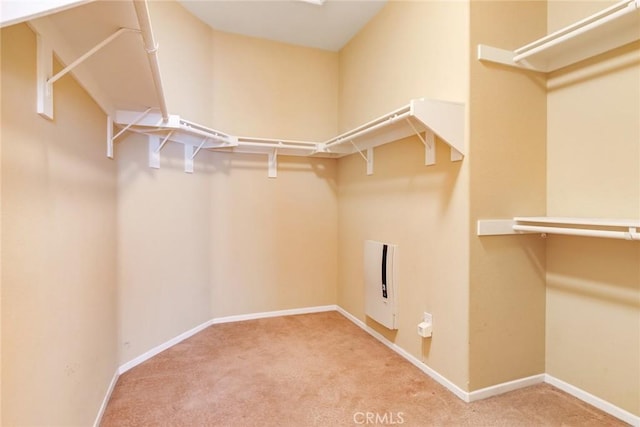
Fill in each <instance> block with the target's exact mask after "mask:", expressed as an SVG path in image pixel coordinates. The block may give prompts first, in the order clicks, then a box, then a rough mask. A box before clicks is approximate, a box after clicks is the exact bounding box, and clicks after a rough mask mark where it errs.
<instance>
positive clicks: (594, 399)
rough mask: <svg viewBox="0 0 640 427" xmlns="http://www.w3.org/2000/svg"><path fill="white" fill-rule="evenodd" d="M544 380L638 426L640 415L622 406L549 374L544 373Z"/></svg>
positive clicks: (635, 426)
mask: <svg viewBox="0 0 640 427" xmlns="http://www.w3.org/2000/svg"><path fill="white" fill-rule="evenodd" d="M544 377H545V378H544V382H546V383H548V384H551V385H552V386H554V387H557V388H559V389H560V390H562V391H564V392H566V393H569V394H570V395H572V396H573V397H576V398H578V399H580V400H582V401H583V402H586V403H588V404H589V405H591V406H595V407H596V408H598V409H600V410H601V411H604V412H606V413H607V414H609V415H612V416H614V417H616V418H618V419H619V420H622V421H624V422H625V423H628V424H631V425H632V426H634V427H640V416H637V415H634V414H632V413H631V412H628V411H625V410H624V409H622V408H619V407H617V406H615V405H613V404H612V403H609V402H607V401H606V400H604V399H601V398H599V397H598V396H594V395H593V394H591V393H589V392H587V391H584V390H582V389H579V388H578V387H576V386H573V385H571V384H569V383H566V382H564V381H562V380H560V379H558V378H555V377H553V376H551V375H549V374H545V376H544Z"/></svg>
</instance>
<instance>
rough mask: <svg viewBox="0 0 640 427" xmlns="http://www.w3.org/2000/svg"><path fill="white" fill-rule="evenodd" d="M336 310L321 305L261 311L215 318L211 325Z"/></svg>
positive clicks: (330, 306)
mask: <svg viewBox="0 0 640 427" xmlns="http://www.w3.org/2000/svg"><path fill="white" fill-rule="evenodd" d="M336 310H337V306H335V305H321V306H317V307H305V308H293V309H290V310H279V311H263V312H260V313H251V314H239V315H236V316H226V317H217V318H214V319H211V324H212V325H217V324H220V323H231V322H243V321H245V320H256V319H266V318H268V317H279V316H295V315H296V314H310V313H323V312H325V311H336Z"/></svg>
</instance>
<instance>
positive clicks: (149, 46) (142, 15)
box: [133, 0, 169, 122]
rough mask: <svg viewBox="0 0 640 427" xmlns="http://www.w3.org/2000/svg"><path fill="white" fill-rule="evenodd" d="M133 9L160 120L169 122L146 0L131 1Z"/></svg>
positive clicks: (156, 48) (156, 45)
mask: <svg viewBox="0 0 640 427" xmlns="http://www.w3.org/2000/svg"><path fill="white" fill-rule="evenodd" d="M133 7H134V8H135V10H136V15H137V17H138V24H139V25H140V31H141V32H142V40H143V42H144V49H145V50H146V52H147V57H148V59H149V67H150V68H151V76H152V79H153V85H154V87H155V90H156V95H157V96H158V103H159V104H160V105H159V107H160V113H161V114H162V120H163V121H165V122H166V121H168V120H169V110H168V109H167V102H166V100H165V96H164V88H163V86H162V76H161V75H160V62H159V61H158V44H157V43H156V40H155V37H154V36H153V30H152V28H151V18H150V16H149V7H148V5H147V0H133Z"/></svg>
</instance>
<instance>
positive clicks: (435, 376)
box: [336, 306, 469, 402]
mask: <svg viewBox="0 0 640 427" xmlns="http://www.w3.org/2000/svg"><path fill="white" fill-rule="evenodd" d="M336 310H337V311H338V313H340V314H342V315H343V316H344V317H346V318H347V319H349V320H351V321H352V322H353V323H355V324H356V326H359V327H360V328H362V329H363V330H364V331H365V332H367V333H369V335H371V336H372V337H374V338H375V339H377V340H378V341H380V342H381V343H382V344H384V345H386V346H387V347H389V348H390V349H391V350H393V351H395V352H396V353H398V354H399V355H400V356H402V357H403V358H405V359H406V360H407V361H408V362H409V363H411V364H412V365H414V366H415V367H417V368H418V369H420V370H421V371H422V372H424V373H425V374H427V375H429V376H430V377H431V378H433V379H434V380H435V381H436V382H438V383H439V384H441V385H443V386H444V387H446V388H447V390H449V391H450V392H452V393H453V394H455V395H456V396H458V397H459V398H460V399H462V400H464V401H465V402H469V393H468V392H466V391H464V390H462V389H461V388H460V387H458V386H457V385H455V384H454V383H453V382H451V381H449V380H448V379H447V378H445V377H444V376H442V375H440V374H439V373H438V372H436V371H435V370H433V369H431V368H430V367H429V366H427V364H425V363H424V362H422V361H421V360H419V359H418V358H417V357H415V356H413V355H412V354H410V353H409V352H407V351H406V350H404V349H403V348H402V347H400V346H398V345H396V344H394V343H392V342H390V341H389V340H387V339H386V338H385V337H383V336H382V335H381V334H379V333H378V332H376V330H375V329H373V328H371V327H369V326H367V325H366V324H365V323H364V322H363V321H362V320H360V319H358V318H357V317H355V316H354V315H352V314H351V313H349V312H348V311H346V310H345V309H343V308H342V307H340V306H337V307H336Z"/></svg>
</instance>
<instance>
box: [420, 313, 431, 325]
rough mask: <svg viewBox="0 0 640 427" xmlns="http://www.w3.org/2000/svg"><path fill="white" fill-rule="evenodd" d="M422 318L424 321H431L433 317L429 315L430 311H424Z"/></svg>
mask: <svg viewBox="0 0 640 427" xmlns="http://www.w3.org/2000/svg"><path fill="white" fill-rule="evenodd" d="M422 320H423V321H424V322H428V323H433V317H432V316H431V313H427V312H426V311H425V312H424V317H423V318H422Z"/></svg>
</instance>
